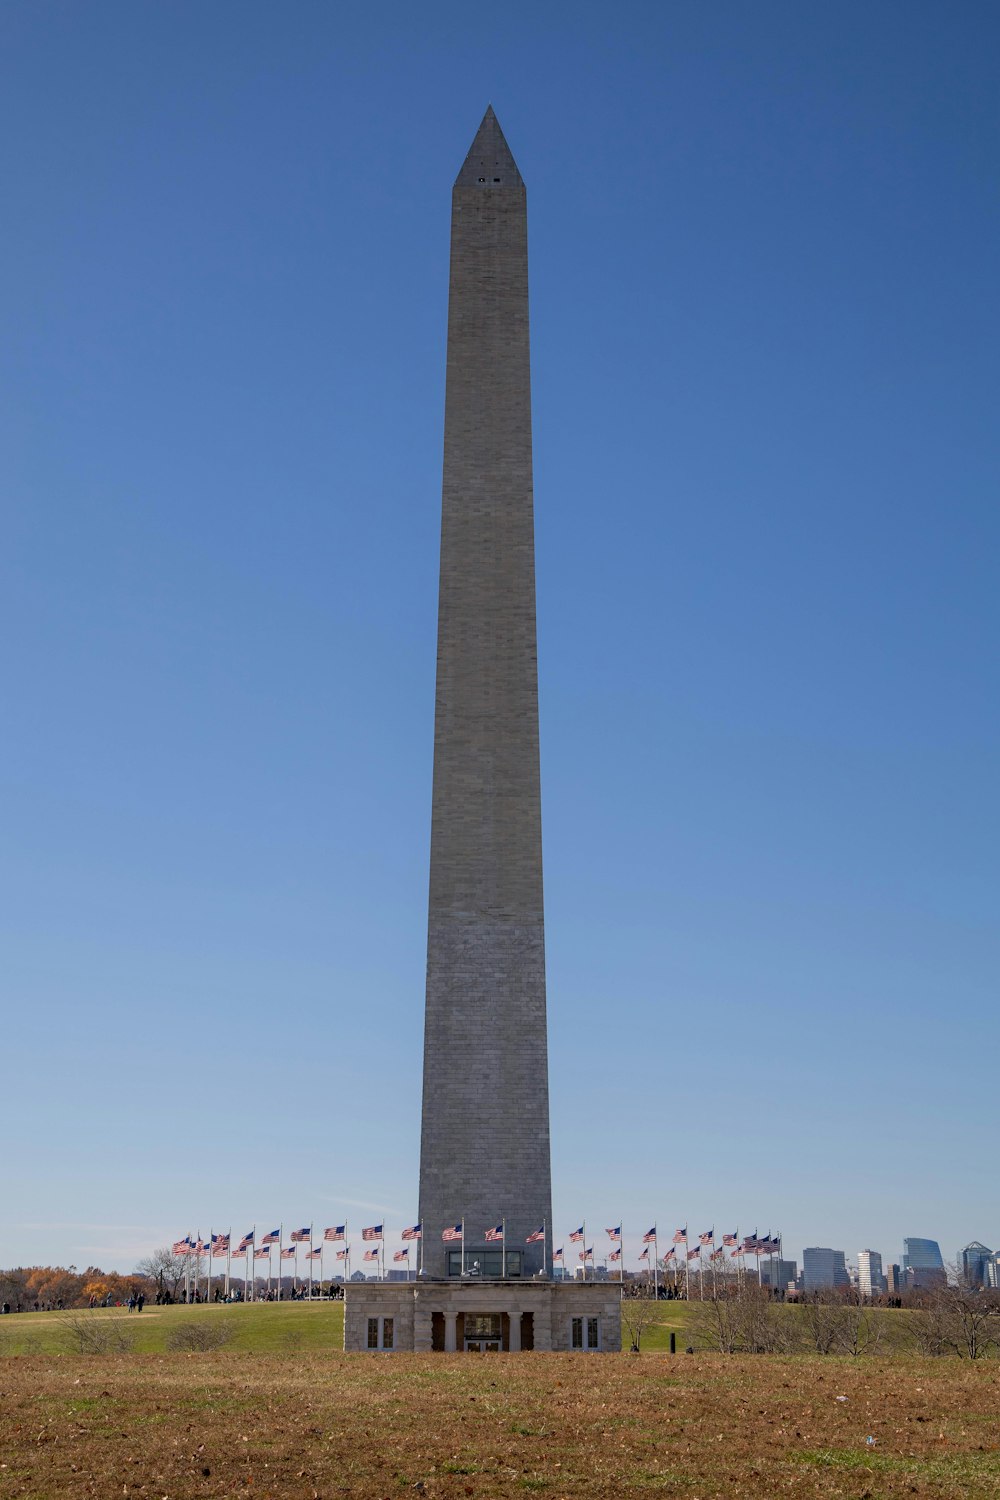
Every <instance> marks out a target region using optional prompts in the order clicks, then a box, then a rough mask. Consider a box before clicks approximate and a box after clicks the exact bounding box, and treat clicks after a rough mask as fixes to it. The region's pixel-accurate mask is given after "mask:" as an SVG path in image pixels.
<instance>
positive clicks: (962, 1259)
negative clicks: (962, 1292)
mask: <svg viewBox="0 0 1000 1500" xmlns="http://www.w3.org/2000/svg"><path fill="white" fill-rule="evenodd" d="M992 1254H993V1251H992V1250H991V1249H989V1247H988V1246H987V1245H983V1244H981V1243H980V1241H979V1240H972V1241H971V1242H970V1243H969V1244H968V1245H966V1246H965V1248H964V1249H963V1250H961V1251H959V1257H958V1259H959V1265H960V1267H961V1271H962V1280H963V1281H964V1282H965V1284H966V1286H987V1285H988V1277H987V1267H988V1265H989V1262H990V1257H991V1256H992Z"/></svg>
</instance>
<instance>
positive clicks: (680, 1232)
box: [674, 1224, 688, 1245]
mask: <svg viewBox="0 0 1000 1500" xmlns="http://www.w3.org/2000/svg"><path fill="white" fill-rule="evenodd" d="M687 1240H688V1229H687V1225H686V1224H685V1225H684V1228H683V1229H675V1230H674V1244H675V1245H686V1244H687Z"/></svg>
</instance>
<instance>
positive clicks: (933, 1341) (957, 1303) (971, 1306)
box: [912, 1266, 1000, 1359]
mask: <svg viewBox="0 0 1000 1500" xmlns="http://www.w3.org/2000/svg"><path fill="white" fill-rule="evenodd" d="M915 1305H916V1306H917V1308H918V1312H917V1315H916V1316H915V1318H914V1322H913V1325H912V1326H913V1329H914V1332H915V1333H916V1336H917V1339H918V1342H919V1343H920V1345H921V1347H922V1349H923V1351H924V1353H926V1354H957V1355H958V1356H959V1357H960V1358H961V1359H985V1358H986V1357H987V1355H989V1354H990V1353H991V1351H992V1350H994V1349H996V1348H1000V1292H998V1291H997V1290H995V1289H994V1288H990V1287H979V1286H974V1285H972V1284H971V1283H969V1282H968V1281H967V1279H966V1278H965V1277H964V1276H963V1274H962V1272H961V1270H960V1268H959V1267H957V1266H950V1267H949V1269H948V1282H947V1284H946V1285H944V1286H940V1287H934V1288H931V1289H928V1290H926V1291H924V1292H922V1293H921V1294H920V1297H919V1300H918V1301H917V1303H916V1304H915Z"/></svg>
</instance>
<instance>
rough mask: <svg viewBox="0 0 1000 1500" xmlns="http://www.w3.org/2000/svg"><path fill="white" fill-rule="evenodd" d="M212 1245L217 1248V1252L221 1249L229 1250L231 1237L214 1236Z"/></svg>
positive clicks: (223, 1235) (225, 1235)
mask: <svg viewBox="0 0 1000 1500" xmlns="http://www.w3.org/2000/svg"><path fill="white" fill-rule="evenodd" d="M212 1244H213V1245H214V1246H215V1248H216V1250H219V1249H222V1250H228V1249H229V1236H228V1234H213V1235H212Z"/></svg>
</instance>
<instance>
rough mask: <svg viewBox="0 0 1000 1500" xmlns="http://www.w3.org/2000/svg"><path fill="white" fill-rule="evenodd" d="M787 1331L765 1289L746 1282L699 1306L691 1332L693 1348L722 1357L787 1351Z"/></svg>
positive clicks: (784, 1319) (786, 1318)
mask: <svg viewBox="0 0 1000 1500" xmlns="http://www.w3.org/2000/svg"><path fill="white" fill-rule="evenodd" d="M790 1327H791V1324H790V1320H789V1316H788V1314H787V1313H785V1312H784V1310H783V1309H782V1308H781V1307H780V1306H779V1305H778V1304H776V1303H775V1302H774V1300H773V1299H772V1297H771V1295H770V1293H769V1292H768V1290H767V1288H766V1287H761V1286H759V1285H758V1283H757V1282H756V1281H751V1280H750V1279H749V1278H748V1279H747V1280H746V1281H743V1282H740V1281H737V1282H735V1283H732V1282H731V1283H729V1284H728V1285H727V1286H726V1287H725V1289H724V1290H723V1291H721V1292H719V1293H718V1295H717V1296H715V1297H712V1298H711V1299H706V1301H704V1302H699V1303H698V1304H697V1311H696V1313H695V1316H694V1320H693V1322H692V1325H691V1331H692V1335H693V1337H694V1339H695V1342H696V1344H697V1345H699V1346H701V1347H703V1348H707V1349H718V1350H719V1352H720V1353H722V1354H776V1353H779V1352H781V1351H783V1350H786V1349H787V1348H788V1347H789V1343H790V1338H789V1332H790Z"/></svg>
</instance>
